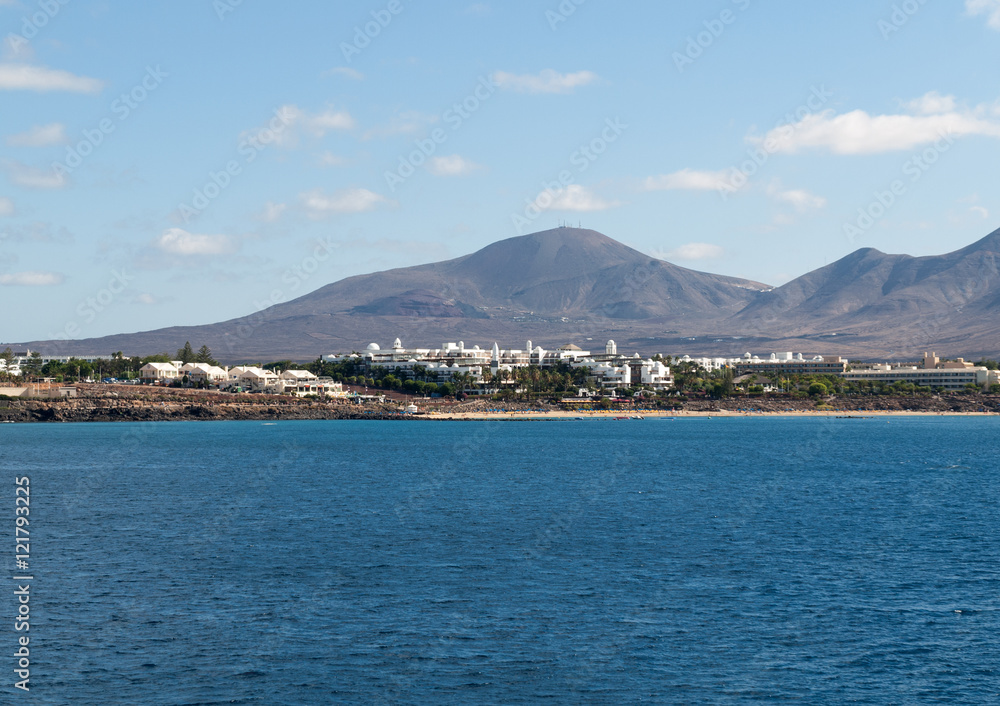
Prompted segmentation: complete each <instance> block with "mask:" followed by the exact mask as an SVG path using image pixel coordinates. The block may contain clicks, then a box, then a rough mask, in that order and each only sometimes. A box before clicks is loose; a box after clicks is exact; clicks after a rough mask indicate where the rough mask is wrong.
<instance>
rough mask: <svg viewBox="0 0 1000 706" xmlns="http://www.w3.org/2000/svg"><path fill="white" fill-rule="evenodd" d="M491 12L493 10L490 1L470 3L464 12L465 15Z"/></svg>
mask: <svg viewBox="0 0 1000 706" xmlns="http://www.w3.org/2000/svg"><path fill="white" fill-rule="evenodd" d="M490 12H492V8H490V6H489V4H488V3H485V2H477V3H475V4H473V5H469V6H468V7H467V8H465V10H464V11H463V14H465V15H488V14H490Z"/></svg>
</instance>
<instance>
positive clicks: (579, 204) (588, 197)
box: [535, 184, 621, 212]
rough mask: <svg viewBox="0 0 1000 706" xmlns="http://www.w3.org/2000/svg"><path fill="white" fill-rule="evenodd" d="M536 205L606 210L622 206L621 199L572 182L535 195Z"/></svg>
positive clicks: (555, 209) (544, 209) (582, 209)
mask: <svg viewBox="0 0 1000 706" xmlns="http://www.w3.org/2000/svg"><path fill="white" fill-rule="evenodd" d="M535 205H536V206H537V207H538V208H539V209H540V210H542V211H581V212H586V211H606V210H608V209H610V208H617V207H618V206H621V202H620V201H609V200H608V199H605V198H603V197H601V196H598V195H597V194H596V193H594V192H593V191H591V190H590V189H588V188H587V187H585V186H580V185H579V184H570V185H569V186H567V187H566V188H564V189H546V190H545V191H543V192H542V193H540V194H539V195H538V196H537V197H535Z"/></svg>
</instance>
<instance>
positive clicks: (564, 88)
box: [493, 69, 598, 93]
mask: <svg viewBox="0 0 1000 706" xmlns="http://www.w3.org/2000/svg"><path fill="white" fill-rule="evenodd" d="M597 78H598V77H597V74H595V73H593V72H592V71H577V72H576V73H572V74H561V73H559V72H557V71H553V70H552V69H545V70H544V71H542V72H540V73H538V74H522V75H517V74H510V73H507V72H506V71H497V72H496V73H494V74H493V80H494V81H495V82H496V83H497V85H499V86H500V88H507V89H510V90H513V91H518V92H519V93H572V91H573V90H574V89H575V88H579V87H580V86H586V85H588V84H591V83H593V82H594V81H596V80H597Z"/></svg>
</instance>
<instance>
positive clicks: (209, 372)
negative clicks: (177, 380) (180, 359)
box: [178, 363, 229, 385]
mask: <svg viewBox="0 0 1000 706" xmlns="http://www.w3.org/2000/svg"><path fill="white" fill-rule="evenodd" d="M185 375H186V376H187V378H188V380H190V381H191V382H194V383H199V382H204V383H206V384H209V385H221V384H222V383H224V382H226V381H227V380H229V371H228V370H226V369H225V368H220V367H218V366H216V365H209V364H208V363H185V364H184V365H182V366H181V367H180V369H179V370H178V377H181V378H183V377H184V376H185Z"/></svg>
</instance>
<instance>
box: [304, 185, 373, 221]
mask: <svg viewBox="0 0 1000 706" xmlns="http://www.w3.org/2000/svg"><path fill="white" fill-rule="evenodd" d="M299 198H300V199H301V201H302V205H303V206H305V208H306V210H307V211H308V212H309V215H310V216H312V217H314V218H322V217H323V216H329V215H335V214H347V213H365V212H367V211H374V210H375V209H376V208H378V207H379V206H380V205H383V204H387V203H389V201H388V199H386V198H385V197H384V196H381V195H379V194H376V193H375V192H373V191H369V190H368V189H341V190H339V191H335V192H333V193H332V194H329V195H328V194H325V193H324V192H323V190H322V189H313V190H312V191H307V192H305V193H303V194H301V195H300V196H299Z"/></svg>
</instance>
